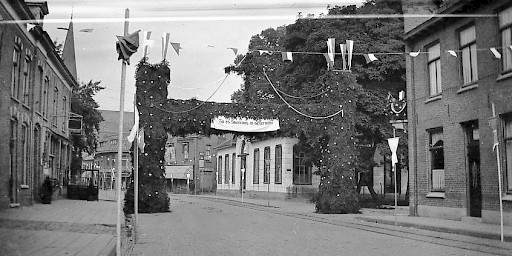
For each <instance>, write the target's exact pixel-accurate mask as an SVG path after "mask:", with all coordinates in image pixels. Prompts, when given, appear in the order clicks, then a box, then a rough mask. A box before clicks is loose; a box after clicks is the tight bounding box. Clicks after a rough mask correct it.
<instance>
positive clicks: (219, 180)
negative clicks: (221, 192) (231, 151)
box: [217, 156, 222, 184]
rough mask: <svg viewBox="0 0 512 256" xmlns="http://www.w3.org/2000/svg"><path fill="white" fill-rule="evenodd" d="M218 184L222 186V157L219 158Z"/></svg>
mask: <svg viewBox="0 0 512 256" xmlns="http://www.w3.org/2000/svg"><path fill="white" fill-rule="evenodd" d="M217 184H222V156H219V158H218V162H217Z"/></svg>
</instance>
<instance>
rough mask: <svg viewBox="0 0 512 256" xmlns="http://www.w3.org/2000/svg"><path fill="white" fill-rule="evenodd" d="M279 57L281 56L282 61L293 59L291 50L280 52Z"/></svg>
mask: <svg viewBox="0 0 512 256" xmlns="http://www.w3.org/2000/svg"><path fill="white" fill-rule="evenodd" d="M281 57H282V58H283V61H293V54H292V52H281Z"/></svg>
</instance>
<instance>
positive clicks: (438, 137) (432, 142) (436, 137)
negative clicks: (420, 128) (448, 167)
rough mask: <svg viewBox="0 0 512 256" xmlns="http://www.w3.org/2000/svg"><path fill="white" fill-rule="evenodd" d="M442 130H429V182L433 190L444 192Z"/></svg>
mask: <svg viewBox="0 0 512 256" xmlns="http://www.w3.org/2000/svg"><path fill="white" fill-rule="evenodd" d="M443 140H444V139H443V130H441V129H436V130H432V131H430V132H429V151H430V168H431V175H430V183H431V190H432V191H433V192H444V174H445V172H444V149H443Z"/></svg>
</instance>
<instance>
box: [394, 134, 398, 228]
mask: <svg viewBox="0 0 512 256" xmlns="http://www.w3.org/2000/svg"><path fill="white" fill-rule="evenodd" d="M395 137H396V130H395V127H393V138H395ZM393 173H394V174H395V175H394V179H395V186H394V187H395V214H394V215H395V226H397V220H396V218H397V217H396V211H397V207H398V200H397V199H396V197H397V188H396V187H397V186H398V184H397V183H396V163H394V164H393Z"/></svg>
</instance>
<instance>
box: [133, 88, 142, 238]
mask: <svg viewBox="0 0 512 256" xmlns="http://www.w3.org/2000/svg"><path fill="white" fill-rule="evenodd" d="M133 106H134V109H133V114H134V115H138V114H139V113H138V111H137V94H135V96H134V101H133ZM137 118H139V117H138V116H135V118H134V120H136V119H137ZM139 127H140V124H139V125H137V127H136V129H137V130H136V131H135V146H134V149H133V165H134V167H135V168H134V170H133V171H134V172H135V173H134V174H133V180H134V181H133V183H134V184H133V187H134V189H133V200H134V203H133V205H134V206H133V208H134V212H135V222H134V225H133V226H134V227H135V229H134V240H135V243H137V239H138V238H139V236H138V232H139V226H138V225H139Z"/></svg>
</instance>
